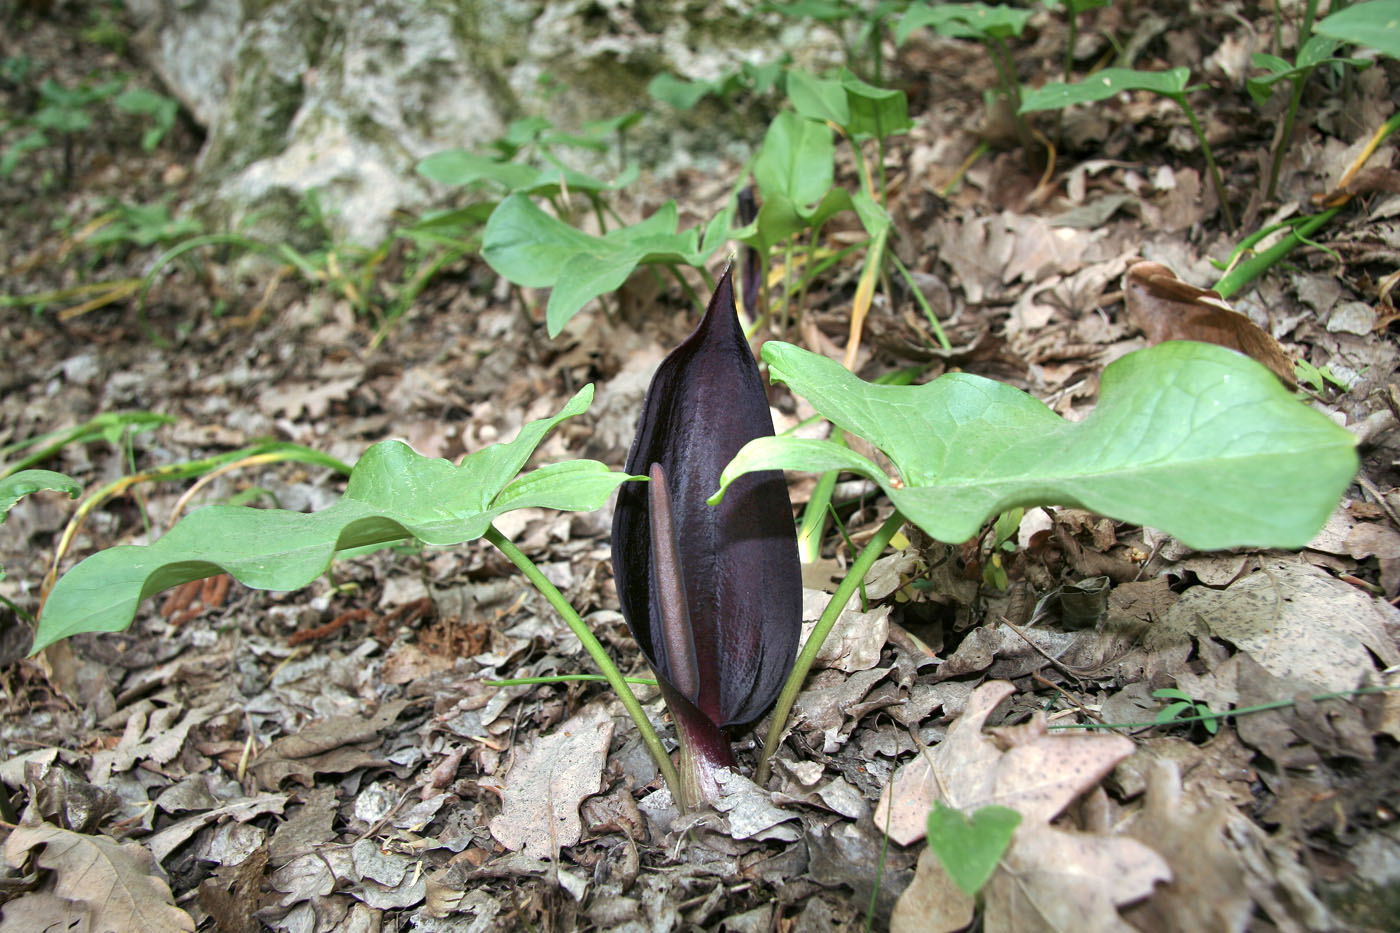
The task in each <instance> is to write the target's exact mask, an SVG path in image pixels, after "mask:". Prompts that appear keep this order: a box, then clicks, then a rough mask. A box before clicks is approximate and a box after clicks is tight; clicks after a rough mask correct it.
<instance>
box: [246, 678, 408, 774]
mask: <svg viewBox="0 0 1400 933" xmlns="http://www.w3.org/2000/svg"><path fill="white" fill-rule="evenodd" d="M407 705H408V703H407V701H405V700H393V701H391V702H388V703H385V704H384V705H383V706H381V707H380V708H379V710H378V711H377V712H375V713H374V714H373V715H371V716H368V717H362V716H355V715H353V714H348V715H343V716H331V717H329V718H327V719H323V720H319V721H317V722H313V723H311V724H310V725H308V726H307V727H306V728H305V729H303V730H302V731H301V732H298V733H297V734H295V735H285V736H283V737H281V738H280V739H277V740H275V741H274V742H273V743H272V744H271V745H269V746H268V747H267V748H266V749H264V750H263V752H262V754H260V755H259V756H258V759H257V761H255V762H254V763H253V765H252V767H251V768H250V769H249V770H251V771H252V772H253V774H254V776H255V777H256V778H257V780H258V784H259V785H260V786H261V787H262V788H263V790H267V791H276V790H277V789H278V788H279V787H280V786H281V784H282V782H283V781H284V780H286V779H287V778H289V777H290V778H296V779H297V780H298V781H300V782H301V783H302V784H305V785H306V786H307V787H311V786H313V785H314V784H315V781H316V778H315V776H316V774H317V773H318V772H319V773H322V774H344V773H346V772H347V771H353V770H355V769H356V768H362V767H366V766H368V765H372V764H375V763H376V762H378V761H379V759H378V758H375V757H374V756H373V755H371V754H369V751H368V750H369V749H370V748H372V747H374V746H375V745H377V744H378V742H379V733H380V731H381V730H383V729H387V728H388V727H389V726H391V725H393V723H394V720H396V719H398V718H399V713H401V712H403V710H404V708H405V707H406V706H407Z"/></svg>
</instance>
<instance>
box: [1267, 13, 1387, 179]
mask: <svg viewBox="0 0 1400 933" xmlns="http://www.w3.org/2000/svg"><path fill="white" fill-rule="evenodd" d="M1341 44H1342V40H1341V39H1335V38H1332V37H1330V36H1312V37H1311V38H1309V39H1308V40H1307V41H1306V42H1304V43H1303V45H1302V48H1300V49H1298V54H1297V57H1296V58H1295V60H1294V61H1293V62H1288V61H1285V60H1284V59H1282V58H1279V57H1278V56H1277V55H1270V54H1268V53H1266V52H1255V53H1254V67H1255V68H1262V69H1264V71H1265V72H1266V73H1265V74H1264V75H1261V76H1259V77H1254V78H1250V79H1249V80H1248V81H1247V82H1246V83H1245V86H1246V87H1247V88H1248V90H1249V96H1250V97H1252V98H1254V102H1255V103H1256V104H1262V103H1264V102H1265V101H1267V100H1268V99H1269V97H1270V95H1271V94H1273V86H1274V85H1275V84H1277V83H1278V82H1280V81H1288V82H1289V84H1290V85H1291V86H1292V92H1291V93H1290V95H1289V98H1288V110H1287V111H1285V113H1284V116H1283V123H1281V124H1280V125H1279V129H1278V135H1277V136H1276V137H1275V138H1274V157H1273V161H1272V163H1271V164H1270V166H1269V180H1268V182H1267V183H1266V185H1265V186H1264V196H1265V197H1266V198H1267V199H1269V200H1273V198H1274V196H1275V194H1276V192H1277V189H1278V175H1279V170H1280V169H1281V168H1282V166H1283V156H1284V153H1285V152H1287V151H1288V143H1289V140H1290V139H1292V137H1293V121H1294V119H1295V118H1296V117H1297V116H1298V106H1299V105H1300V104H1301V103H1302V102H1303V88H1304V87H1306V86H1307V83H1308V79H1309V78H1310V77H1312V74H1313V72H1314V71H1316V70H1317V69H1318V67H1319V66H1321V65H1326V64H1330V63H1339V64H1346V65H1351V66H1352V67H1355V68H1364V67H1366V66H1367V65H1369V64H1370V62H1368V61H1366V60H1365V59H1360V58H1344V57H1340V56H1337V55H1334V54H1333V53H1334V52H1336V50H1337V47H1338V46H1340V45H1341Z"/></svg>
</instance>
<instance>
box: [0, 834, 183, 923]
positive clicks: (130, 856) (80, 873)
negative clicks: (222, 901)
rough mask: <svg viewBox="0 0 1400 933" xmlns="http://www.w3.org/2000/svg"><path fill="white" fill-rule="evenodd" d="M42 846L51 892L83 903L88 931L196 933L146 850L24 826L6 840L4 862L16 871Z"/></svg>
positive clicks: (41, 861)
mask: <svg viewBox="0 0 1400 933" xmlns="http://www.w3.org/2000/svg"><path fill="white" fill-rule="evenodd" d="M40 846H42V847H43V848H42V850H41V851H40V852H39V855H38V858H37V861H38V865H39V867H40V868H46V869H48V870H50V871H52V872H53V873H54V893H55V894H57V895H58V896H59V897H61V898H63V899H64V900H67V901H71V902H73V903H75V904H78V905H82V907H83V908H84V912H85V913H86V918H87V922H88V926H89V928H90V929H93V930H142V931H145V930H172V931H174V930H185V931H189V933H194V920H193V919H192V918H191V917H190V915H189V914H187V913H185V912H184V911H183V910H181V909H180V908H178V907H176V906H175V899H174V898H173V897H172V896H171V894H170V885H168V884H167V883H166V882H165V879H164V878H162V877H161V876H160V874H159V872H160V869H159V868H158V867H157V866H156V863H155V859H154V858H152V857H151V853H150V852H149V851H147V850H146V848H145V847H144V846H141V845H139V844H137V843H134V842H127V843H119V842H117V841H116V840H114V839H108V838H107V837H105V836H85V835H83V834H81V833H75V832H70V831H69V830H66V829H59V828H58V827H57V826H50V825H49V824H47V823H39V824H23V823H22V824H20V825H19V826H16V827H15V829H14V831H13V832H12V833H10V837H9V838H8V839H6V840H5V861H6V862H8V863H9V864H10V865H11V866H12V867H15V868H19V867H20V866H22V865H23V864H24V862H25V860H26V858H27V857H28V855H29V852H30V850H32V849H35V848H38V847H40Z"/></svg>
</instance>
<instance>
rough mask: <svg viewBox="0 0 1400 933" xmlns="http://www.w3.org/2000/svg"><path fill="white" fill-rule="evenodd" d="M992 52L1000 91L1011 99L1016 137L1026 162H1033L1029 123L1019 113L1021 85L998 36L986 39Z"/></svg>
mask: <svg viewBox="0 0 1400 933" xmlns="http://www.w3.org/2000/svg"><path fill="white" fill-rule="evenodd" d="M987 42H988V48H989V50H990V51H991V54H992V64H993V65H995V66H996V69H997V77H998V78H1000V79H1001V88H1002V93H1004V94H1005V95H1006V98H1007V100H1009V101H1011V113H1012V114H1013V115H1014V116H1013V119H1014V120H1015V122H1016V138H1017V139H1019V140H1020V141H1021V149H1022V150H1024V151H1025V153H1026V164H1027V165H1032V164H1034V159H1035V140H1034V139H1033V138H1032V137H1031V127H1030V124H1029V123H1027V122H1026V115H1025V114H1023V113H1021V85H1020V84H1019V83H1018V82H1017V81H1016V65H1015V63H1014V62H1013V61H1012V60H1011V50H1010V49H1008V48H1007V47H1006V43H1005V42H1004V41H1003V40H1002V39H1001V38H1000V37H998V36H992V37H991V38H990V39H988V40H987Z"/></svg>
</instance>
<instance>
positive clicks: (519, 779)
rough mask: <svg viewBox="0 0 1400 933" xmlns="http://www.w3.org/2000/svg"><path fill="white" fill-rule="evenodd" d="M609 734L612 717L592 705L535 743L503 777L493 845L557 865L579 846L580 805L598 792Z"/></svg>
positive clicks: (581, 832) (580, 832)
mask: <svg viewBox="0 0 1400 933" xmlns="http://www.w3.org/2000/svg"><path fill="white" fill-rule="evenodd" d="M612 733H613V721H612V717H610V716H609V715H608V714H607V711H606V710H605V709H603V707H602V706H600V705H597V704H594V705H591V706H588V707H585V708H584V709H583V710H580V711H579V713H578V714H577V715H575V716H574V717H573V718H572V719H569V720H568V721H567V722H565V723H564V724H563V725H561V726H560V727H559V728H557V729H555V730H554V732H552V733H550V734H549V735H546V736H543V737H542V738H540V739H539V740H538V741H536V742H535V744H534V746H533V747H532V748H531V749H530V750H529V751H528V752H526V753H525V754H524V755H523V756H522V757H520V758H519V759H518V760H516V762H515V763H514V764H513V765H511V768H510V771H509V772H507V774H506V779H505V786H504V787H503V788H502V790H501V795H502V797H504V798H505V803H504V805H503V806H502V808H501V814H500V816H497V817H496V818H495V819H493V820H492V821H491V835H492V836H494V837H495V838H496V841H497V842H499V843H500V844H501V845H503V846H505V847H506V848H507V849H510V850H511V851H519V850H521V849H524V850H525V855H526V856H528V857H530V858H533V859H545V858H552V859H557V858H558V855H559V850H560V849H561V848H563V847H564V846H571V845H573V844H574V843H576V842H578V841H579V839H580V837H581V836H582V834H583V824H582V821H581V820H580V819H579V815H578V807H579V803H580V802H581V801H582V800H583V799H584V798H585V797H591V796H592V795H594V794H596V793H598V792H599V791H600V790H602V772H603V765H604V764H605V763H606V760H607V754H608V743H609V742H611V741H612Z"/></svg>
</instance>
